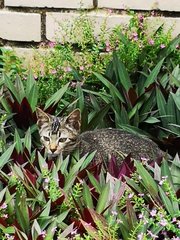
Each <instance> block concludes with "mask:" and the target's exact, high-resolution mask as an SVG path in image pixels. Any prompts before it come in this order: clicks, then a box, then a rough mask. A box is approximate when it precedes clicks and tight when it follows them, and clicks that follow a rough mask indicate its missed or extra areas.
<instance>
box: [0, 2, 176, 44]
mask: <svg viewBox="0 0 180 240" xmlns="http://www.w3.org/2000/svg"><path fill="white" fill-rule="evenodd" d="M79 8H84V9H87V10H88V15H89V17H90V18H92V19H95V29H96V31H95V32H96V33H97V34H98V31H99V26H100V24H101V23H102V22H103V20H104V19H105V18H106V17H107V9H112V13H111V14H110V15H109V17H108V18H107V26H108V28H112V27H114V26H116V25H117V24H127V23H128V22H129V20H130V17H129V16H128V15H127V14H126V12H125V11H124V10H126V9H132V10H135V11H137V12H139V11H140V12H145V11H149V10H155V11H157V12H158V13H160V15H161V16H160V17H153V18H152V17H151V18H148V19H147V21H148V22H149V25H150V29H152V27H153V28H156V27H158V26H159V25H160V24H162V23H164V24H165V26H166V28H169V27H171V26H173V29H174V30H173V35H174V36H176V35H178V34H179V33H180V0H171V1H170V0H136V1H135V0H111V1H107V0H70V1H67V0H0V44H1V45H11V46H18V47H28V46H36V45H37V44H39V43H40V42H41V41H45V40H50V41H53V40H54V39H55V37H56V36H57V33H58V30H59V27H58V26H59V25H58V22H62V21H64V19H66V20H67V21H68V22H69V23H71V22H72V21H73V18H74V17H75V16H77V14H78V11H77V10H78V9H79ZM58 36H59V37H61V33H59V34H58Z"/></svg>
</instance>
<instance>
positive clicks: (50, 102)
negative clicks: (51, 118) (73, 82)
mask: <svg viewBox="0 0 180 240" xmlns="http://www.w3.org/2000/svg"><path fill="white" fill-rule="evenodd" d="M68 86H69V83H67V84H66V85H64V86H63V87H62V88H61V89H59V90H58V91H57V92H56V93H54V94H53V95H52V96H51V97H50V98H49V99H48V100H47V101H46V103H45V108H44V109H47V108H48V107H50V106H54V105H55V104H56V103H58V102H59V101H60V100H61V98H62V96H63V95H64V94H65V93H66V91H67V89H68Z"/></svg>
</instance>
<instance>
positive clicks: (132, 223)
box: [126, 199, 137, 229]
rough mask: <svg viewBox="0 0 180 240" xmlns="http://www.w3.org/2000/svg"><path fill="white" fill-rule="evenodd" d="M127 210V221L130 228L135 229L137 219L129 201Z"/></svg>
mask: <svg viewBox="0 0 180 240" xmlns="http://www.w3.org/2000/svg"><path fill="white" fill-rule="evenodd" d="M126 208H127V221H128V223H129V228H130V229H133V228H134V226H135V225H136V224H137V217H136V214H135V211H134V209H133V206H132V204H131V202H130V200H129V199H128V200H127V202H126Z"/></svg>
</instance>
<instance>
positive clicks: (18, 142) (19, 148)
mask: <svg viewBox="0 0 180 240" xmlns="http://www.w3.org/2000/svg"><path fill="white" fill-rule="evenodd" d="M14 142H15V143H16V145H15V148H16V150H17V152H18V153H20V152H21V153H22V151H23V146H22V141H21V138H20V136H19V133H18V131H17V130H16V129H15V134H14Z"/></svg>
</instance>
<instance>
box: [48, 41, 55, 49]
mask: <svg viewBox="0 0 180 240" xmlns="http://www.w3.org/2000/svg"><path fill="white" fill-rule="evenodd" d="M55 45H56V43H55V42H49V43H48V46H49V47H50V48H53V47H54V46H55Z"/></svg>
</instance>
